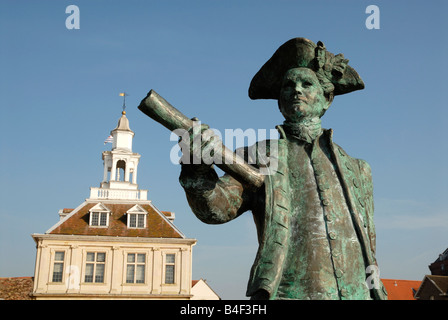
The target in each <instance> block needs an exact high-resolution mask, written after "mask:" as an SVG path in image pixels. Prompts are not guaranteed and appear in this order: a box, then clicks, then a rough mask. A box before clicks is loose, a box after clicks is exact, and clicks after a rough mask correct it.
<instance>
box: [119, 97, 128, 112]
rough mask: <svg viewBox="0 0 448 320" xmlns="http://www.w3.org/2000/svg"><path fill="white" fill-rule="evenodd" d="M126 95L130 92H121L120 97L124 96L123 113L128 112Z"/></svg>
mask: <svg viewBox="0 0 448 320" xmlns="http://www.w3.org/2000/svg"><path fill="white" fill-rule="evenodd" d="M126 96H128V94H127V93H126V92H120V97H123V111H122V112H121V114H122V115H125V114H126V111H125V109H126Z"/></svg>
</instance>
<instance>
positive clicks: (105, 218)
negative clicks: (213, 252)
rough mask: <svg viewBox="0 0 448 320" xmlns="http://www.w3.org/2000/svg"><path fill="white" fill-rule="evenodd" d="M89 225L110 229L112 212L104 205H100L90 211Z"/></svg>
mask: <svg viewBox="0 0 448 320" xmlns="http://www.w3.org/2000/svg"><path fill="white" fill-rule="evenodd" d="M89 213H90V214H89V225H90V226H91V227H100V228H101V227H103V228H105V227H108V226H109V215H110V213H111V211H110V210H109V209H108V208H107V207H105V206H104V205H103V204H101V203H98V204H97V205H95V206H94V207H93V208H92V209H90V210H89Z"/></svg>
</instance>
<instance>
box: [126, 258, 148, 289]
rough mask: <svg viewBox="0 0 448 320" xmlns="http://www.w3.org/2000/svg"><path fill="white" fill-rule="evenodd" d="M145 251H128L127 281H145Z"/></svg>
mask: <svg viewBox="0 0 448 320" xmlns="http://www.w3.org/2000/svg"><path fill="white" fill-rule="evenodd" d="M145 265H146V254H145V253H128V258H127V266H126V283H145Z"/></svg>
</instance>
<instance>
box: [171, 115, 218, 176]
mask: <svg viewBox="0 0 448 320" xmlns="http://www.w3.org/2000/svg"><path fill="white" fill-rule="evenodd" d="M192 120H193V121H195V124H194V125H193V127H192V128H191V129H190V130H188V131H186V132H185V133H184V134H183V135H182V136H181V137H180V139H179V146H180V148H181V151H182V158H181V160H180V162H181V164H182V165H197V166H196V168H197V169H199V170H201V169H205V168H207V169H209V167H211V165H213V160H214V156H215V150H219V149H218V148H221V146H222V142H221V139H220V138H219V137H218V136H217V135H216V134H215V133H214V132H213V130H211V129H210V127H209V126H208V125H207V124H200V122H198V121H199V120H198V119H197V118H193V119H192ZM199 167H202V168H201V169H200V168H199Z"/></svg>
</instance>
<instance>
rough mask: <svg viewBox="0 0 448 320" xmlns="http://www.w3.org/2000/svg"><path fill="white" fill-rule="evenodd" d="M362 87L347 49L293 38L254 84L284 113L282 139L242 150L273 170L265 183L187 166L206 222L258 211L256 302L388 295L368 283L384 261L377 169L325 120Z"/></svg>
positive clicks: (191, 196)
mask: <svg viewBox="0 0 448 320" xmlns="http://www.w3.org/2000/svg"><path fill="white" fill-rule="evenodd" d="M363 87H364V84H363V82H362V80H361V78H360V77H359V76H358V74H357V73H356V71H354V69H352V68H351V67H350V66H348V60H345V59H344V58H343V56H342V55H337V56H334V55H332V54H331V53H329V52H328V51H326V49H325V47H324V46H323V44H322V43H320V42H319V43H318V44H317V45H315V44H314V43H312V42H311V41H309V40H307V39H303V38H296V39H292V40H290V41H288V42H286V43H285V44H284V45H283V46H281V47H280V48H279V49H278V50H277V52H276V53H275V54H274V55H273V56H272V58H271V59H269V60H268V62H267V63H266V64H265V65H264V66H263V67H262V68H261V69H260V71H259V72H258V73H257V74H256V75H255V77H254V79H253V80H252V83H251V87H250V89H249V96H250V97H251V98H252V99H277V100H278V105H279V109H280V112H281V113H282V114H283V116H284V117H285V122H284V124H283V125H281V126H278V130H279V132H280V139H278V140H269V141H263V142H259V143H257V144H255V145H253V146H250V147H246V148H244V150H243V154H244V157H245V159H246V161H249V160H250V161H249V162H250V163H255V164H254V166H255V167H257V168H262V167H263V168H265V169H267V172H268V174H267V175H266V178H265V181H264V184H263V185H262V186H261V187H258V188H253V187H252V186H248V185H247V184H246V183H245V182H244V181H238V180H237V179H235V178H234V177H232V176H230V175H228V174H226V175H224V176H223V177H218V175H217V174H216V172H215V171H214V169H213V167H212V166H210V165H205V164H200V165H192V164H183V165H182V171H181V176H180V183H181V185H182V186H183V188H184V189H185V192H186V195H187V199H188V201H189V204H190V206H191V208H192V210H193V212H194V213H195V214H196V216H197V217H198V218H199V219H200V220H202V221H204V222H206V223H212V224H218V223H225V222H228V221H230V220H233V219H235V218H237V217H238V216H239V215H241V214H242V213H244V212H246V211H251V212H252V214H253V216H254V221H255V223H256V225H257V234H258V241H259V249H258V252H257V255H256V258H255V261H254V264H253V266H252V269H251V272H250V277H249V283H248V289H247V295H248V296H250V297H251V298H252V299H266V298H269V299H299V300H302V299H331V300H338V299H340V300H347V299H358V300H369V299H375V300H381V299H387V294H386V292H385V290H384V287H383V285H382V284H381V283H377V286H373V287H372V286H370V287H369V286H368V285H367V283H366V278H367V277H368V274H366V268H367V267H368V266H377V262H376V258H375V228H374V223H373V184H372V177H371V170H370V167H369V165H368V164H367V162H365V161H363V160H360V159H355V158H352V157H350V156H349V155H348V154H346V153H345V151H344V150H343V149H342V148H341V147H339V146H338V145H336V144H335V143H334V142H333V140H332V130H324V129H322V128H321V123H320V118H321V117H322V116H323V115H324V113H325V112H326V110H327V109H328V107H329V106H330V104H331V103H332V101H333V98H334V96H336V95H340V94H345V93H348V92H351V91H354V90H359V89H362V88H363ZM205 145H206V144H205ZM205 145H204V147H205ZM261 159H263V161H261ZM264 159H269V161H270V162H267V163H266V162H265V161H264ZM273 164H275V165H273Z"/></svg>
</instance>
